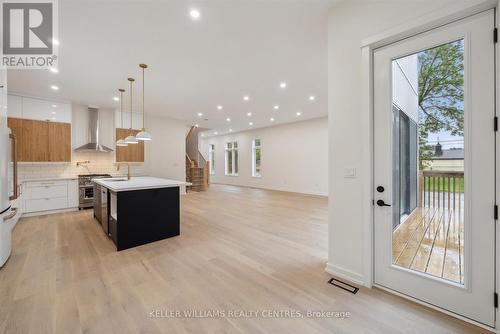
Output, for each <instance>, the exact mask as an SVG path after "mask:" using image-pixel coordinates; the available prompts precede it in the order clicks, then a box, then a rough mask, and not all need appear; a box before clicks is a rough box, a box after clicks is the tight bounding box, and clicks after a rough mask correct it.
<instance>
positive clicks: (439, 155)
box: [425, 141, 464, 172]
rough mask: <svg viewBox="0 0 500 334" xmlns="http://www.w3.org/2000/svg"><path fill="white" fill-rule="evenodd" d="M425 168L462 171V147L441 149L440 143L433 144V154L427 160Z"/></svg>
mask: <svg viewBox="0 0 500 334" xmlns="http://www.w3.org/2000/svg"><path fill="white" fill-rule="evenodd" d="M425 169H426V170H435V171H447V172H463V171H464V149H463V148H460V147H452V148H449V149H443V148H442V145H441V143H439V141H438V143H437V144H436V146H434V155H433V156H432V159H431V160H428V161H427V167H426V168H425Z"/></svg>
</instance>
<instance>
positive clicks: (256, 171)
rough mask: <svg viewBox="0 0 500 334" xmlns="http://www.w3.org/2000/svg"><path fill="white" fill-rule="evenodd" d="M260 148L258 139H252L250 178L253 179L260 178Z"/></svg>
mask: <svg viewBox="0 0 500 334" xmlns="http://www.w3.org/2000/svg"><path fill="white" fill-rule="evenodd" d="M261 152H262V150H261V147H260V139H254V140H253V142H252V176H253V177H261V174H260V172H261V166H260V159H261Z"/></svg>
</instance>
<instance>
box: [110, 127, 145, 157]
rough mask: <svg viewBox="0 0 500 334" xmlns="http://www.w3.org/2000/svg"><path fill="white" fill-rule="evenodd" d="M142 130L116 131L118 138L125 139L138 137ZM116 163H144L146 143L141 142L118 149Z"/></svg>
mask: <svg viewBox="0 0 500 334" xmlns="http://www.w3.org/2000/svg"><path fill="white" fill-rule="evenodd" d="M139 132H140V130H133V129H120V128H118V129H116V138H117V140H118V139H125V138H126V137H127V136H130V135H134V136H135V135H137V134H138V133H139ZM116 162H144V142H143V141H139V144H133V145H128V146H123V147H121V146H117V147H116Z"/></svg>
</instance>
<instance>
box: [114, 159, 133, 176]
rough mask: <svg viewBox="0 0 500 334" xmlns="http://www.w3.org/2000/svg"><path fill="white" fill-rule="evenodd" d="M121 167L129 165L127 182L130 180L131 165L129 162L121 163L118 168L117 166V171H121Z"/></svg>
mask: <svg viewBox="0 0 500 334" xmlns="http://www.w3.org/2000/svg"><path fill="white" fill-rule="evenodd" d="M121 165H127V180H130V164H129V163H128V162H122V163H119V164H118V166H116V170H117V171H119V170H120V166H121Z"/></svg>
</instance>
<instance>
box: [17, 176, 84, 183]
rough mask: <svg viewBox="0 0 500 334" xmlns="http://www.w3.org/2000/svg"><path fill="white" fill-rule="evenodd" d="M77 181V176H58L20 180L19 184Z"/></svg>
mask: <svg viewBox="0 0 500 334" xmlns="http://www.w3.org/2000/svg"><path fill="white" fill-rule="evenodd" d="M67 180H78V176H60V177H41V178H34V179H22V180H19V182H23V183H24V182H47V181H67Z"/></svg>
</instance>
